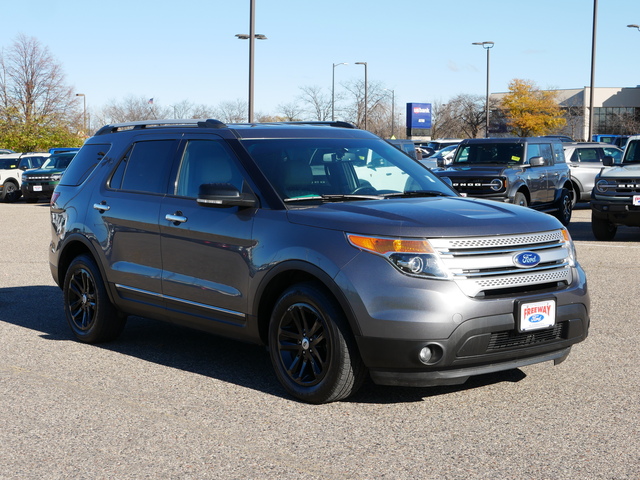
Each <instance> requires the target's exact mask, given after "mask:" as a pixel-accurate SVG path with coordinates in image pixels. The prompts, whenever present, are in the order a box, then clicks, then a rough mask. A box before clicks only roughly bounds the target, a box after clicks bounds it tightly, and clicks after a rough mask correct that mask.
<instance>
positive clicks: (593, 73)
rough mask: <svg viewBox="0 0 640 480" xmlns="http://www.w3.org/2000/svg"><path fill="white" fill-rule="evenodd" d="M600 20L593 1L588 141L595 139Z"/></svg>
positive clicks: (596, 0) (595, 2)
mask: <svg viewBox="0 0 640 480" xmlns="http://www.w3.org/2000/svg"><path fill="white" fill-rule="evenodd" d="M597 20H598V0H593V25H592V31H591V80H590V87H589V133H588V136H587V141H589V142H590V141H591V139H592V138H593V115H594V110H595V109H594V108H593V97H594V88H595V81H596V27H597Z"/></svg>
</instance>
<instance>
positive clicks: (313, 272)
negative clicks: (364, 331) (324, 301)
mask: <svg viewBox="0 0 640 480" xmlns="http://www.w3.org/2000/svg"><path fill="white" fill-rule="evenodd" d="M305 282H307V283H314V284H315V285H317V286H318V287H319V288H321V289H323V290H324V291H325V292H326V293H327V294H329V295H331V297H332V298H333V299H334V300H335V301H336V302H338V305H339V306H340V308H341V310H342V312H343V313H344V315H345V318H346V319H347V321H348V323H349V327H350V329H351V332H352V333H353V334H354V335H358V334H359V333H360V332H359V329H358V327H357V322H356V321H355V315H354V313H353V310H352V309H351V306H350V305H349V302H348V301H347V298H346V297H345V295H344V293H343V292H342V290H341V289H340V288H339V287H338V285H337V284H336V282H335V281H334V280H333V279H332V278H331V276H330V275H328V274H327V273H326V272H324V271H323V270H321V269H320V268H318V267H316V266H315V265H312V264H310V263H307V262H304V261H295V260H294V261H289V262H285V263H283V264H280V265H278V266H277V267H275V268H274V269H272V270H271V271H270V272H269V274H268V275H267V276H266V277H265V278H264V279H263V280H262V282H261V283H260V286H259V287H258V290H257V291H256V295H255V298H254V303H253V309H252V311H253V312H254V313H255V315H256V317H257V321H258V329H259V334H260V339H261V340H262V342H263V343H264V344H265V345H268V331H269V320H270V318H271V312H272V310H273V307H274V306H275V304H276V302H277V301H278V298H280V295H282V293H283V292H284V291H285V290H286V289H287V288H289V287H290V286H292V285H295V284H297V283H305Z"/></svg>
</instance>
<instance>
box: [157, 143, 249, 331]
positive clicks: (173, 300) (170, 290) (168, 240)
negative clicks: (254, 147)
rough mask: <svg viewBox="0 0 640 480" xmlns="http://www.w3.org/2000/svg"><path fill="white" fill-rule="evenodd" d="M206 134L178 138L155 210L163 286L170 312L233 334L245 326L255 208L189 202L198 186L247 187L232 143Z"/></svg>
mask: <svg viewBox="0 0 640 480" xmlns="http://www.w3.org/2000/svg"><path fill="white" fill-rule="evenodd" d="M208 138H209V139H197V138H192V139H187V140H185V141H184V142H183V145H182V147H181V151H182V153H181V160H180V165H179V167H178V169H177V174H176V178H175V188H174V191H173V192H172V193H173V194H171V195H168V196H167V197H166V198H165V199H164V200H163V202H162V205H161V208H160V222H159V223H160V233H161V248H162V264H163V273H162V291H163V295H164V298H165V304H166V307H167V309H168V315H169V316H170V317H172V316H173V317H175V318H177V319H179V320H181V321H182V322H186V323H190V324H192V326H196V327H198V326H202V327H204V328H206V329H208V330H211V329H214V330H218V331H221V330H222V331H225V333H228V334H231V335H233V330H234V329H235V330H237V329H238V327H239V326H244V325H245V324H246V312H247V303H248V302H247V288H248V284H249V278H250V275H251V274H252V266H251V257H252V248H253V247H254V242H253V239H252V230H253V216H254V213H255V209H247V208H239V207H211V206H202V205H199V204H198V203H197V202H196V198H197V195H198V190H199V187H200V185H202V184H208V183H218V184H231V185H233V186H234V187H236V188H237V189H238V190H240V191H242V189H243V187H244V188H248V187H246V186H245V182H244V175H243V173H242V172H241V169H240V167H239V166H238V162H237V159H236V157H235V155H234V154H233V152H232V151H231V149H230V148H229V147H228V146H227V145H226V143H225V142H224V141H223V140H216V139H213V140H212V139H210V138H211V137H208ZM212 322H216V324H212Z"/></svg>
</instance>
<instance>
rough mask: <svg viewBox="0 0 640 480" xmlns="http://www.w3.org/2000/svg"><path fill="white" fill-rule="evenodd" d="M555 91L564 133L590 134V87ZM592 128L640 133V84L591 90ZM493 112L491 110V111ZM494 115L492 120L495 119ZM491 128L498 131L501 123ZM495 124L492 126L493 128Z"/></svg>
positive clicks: (497, 95)
mask: <svg viewBox="0 0 640 480" xmlns="http://www.w3.org/2000/svg"><path fill="white" fill-rule="evenodd" d="M553 91H554V92H556V94H557V97H556V99H557V101H558V104H559V105H560V107H561V108H562V109H563V110H565V113H566V115H565V118H566V119H567V124H566V125H565V127H564V129H563V131H562V132H561V133H562V134H563V135H568V136H569V137H571V138H573V139H574V140H587V139H588V137H589V96H590V94H591V89H590V87H584V88H572V89H567V90H553ZM504 95H506V92H505V93H492V94H491V99H492V100H497V101H499V100H501V99H502V97H503V96H504ZM593 105H594V111H593V130H592V133H594V134H616V135H630V134H634V133H640V85H639V86H637V87H596V88H594V90H593ZM492 115H493V112H492ZM495 117H499V116H494V120H498V119H496V118H495ZM497 123H498V124H497V125H496V124H494V122H493V121H492V125H491V129H490V130H495V131H496V132H500V131H501V130H502V129H501V128H500V127H501V125H499V123H501V122H500V121H499V120H498V122H497ZM494 127H495V128H494Z"/></svg>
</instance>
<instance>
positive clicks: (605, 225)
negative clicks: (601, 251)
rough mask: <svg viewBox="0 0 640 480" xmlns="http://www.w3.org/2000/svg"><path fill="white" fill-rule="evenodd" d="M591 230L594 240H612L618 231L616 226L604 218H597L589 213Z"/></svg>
mask: <svg viewBox="0 0 640 480" xmlns="http://www.w3.org/2000/svg"><path fill="white" fill-rule="evenodd" d="M591 231H592V232H593V236H594V237H596V240H602V241H605V242H606V241H609V240H613V238H614V237H615V236H616V232H617V231H618V227H617V226H616V225H614V224H613V223H611V222H610V221H609V220H607V219H606V218H599V217H596V216H594V215H593V213H592V214H591Z"/></svg>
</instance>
